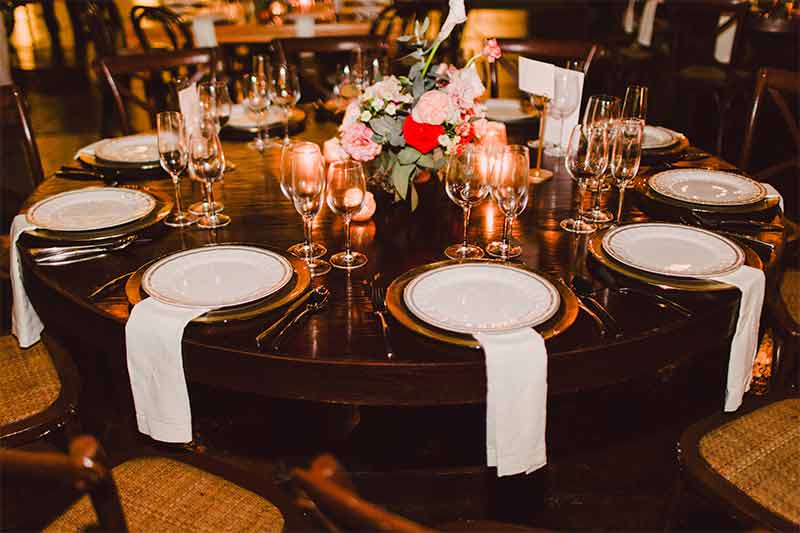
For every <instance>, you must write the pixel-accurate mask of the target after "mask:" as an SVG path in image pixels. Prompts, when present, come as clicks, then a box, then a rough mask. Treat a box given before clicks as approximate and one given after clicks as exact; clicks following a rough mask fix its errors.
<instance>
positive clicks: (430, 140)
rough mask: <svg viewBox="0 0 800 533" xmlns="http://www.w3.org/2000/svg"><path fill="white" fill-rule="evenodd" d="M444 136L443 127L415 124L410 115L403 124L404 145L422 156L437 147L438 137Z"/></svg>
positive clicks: (439, 125)
mask: <svg viewBox="0 0 800 533" xmlns="http://www.w3.org/2000/svg"><path fill="white" fill-rule="evenodd" d="M443 134H444V126H442V125H441V124H438V125H436V126H434V125H432V124H420V123H419V122H415V121H414V119H413V118H411V115H408V116H407V117H406V120H405V122H403V137H405V138H406V143H407V144H408V145H409V146H411V147H414V148H416V149H417V150H419V152H420V153H422V154H427V153H428V152H430V151H431V150H433V149H434V148H436V147H437V146H439V135H443Z"/></svg>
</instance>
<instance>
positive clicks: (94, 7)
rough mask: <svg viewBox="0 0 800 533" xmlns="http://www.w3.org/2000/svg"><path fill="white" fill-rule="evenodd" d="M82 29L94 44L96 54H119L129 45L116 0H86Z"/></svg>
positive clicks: (81, 15)
mask: <svg viewBox="0 0 800 533" xmlns="http://www.w3.org/2000/svg"><path fill="white" fill-rule="evenodd" d="M80 19H81V25H82V31H83V32H84V36H85V38H86V40H87V41H90V42H91V43H92V44H93V45H94V49H95V56H96V57H98V58H100V57H108V56H113V55H117V52H118V51H119V49H120V48H125V47H127V44H128V43H127V40H126V38H125V28H124V26H123V24H122V17H121V16H120V13H119V8H118V7H117V4H116V3H115V2H114V0H86V3H85V4H84V5H83V6H82V8H81V11H80Z"/></svg>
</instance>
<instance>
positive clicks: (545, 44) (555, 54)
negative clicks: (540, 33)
mask: <svg viewBox="0 0 800 533" xmlns="http://www.w3.org/2000/svg"><path fill="white" fill-rule="evenodd" d="M497 44H498V45H500V49H501V50H502V51H503V56H501V57H500V59H498V60H497V61H495V62H494V63H490V64H489V80H490V85H491V89H490V94H491V96H492V98H497V97H498V96H499V94H500V87H499V85H500V84H499V75H498V70H499V69H498V68H497V65H498V63H499V64H500V65H501V66H502V67H503V69H504V70H506V71H507V72H508V73H509V74H511V76H512V77H513V79H515V80H516V79H517V75H518V72H517V60H516V58H517V57H518V56H523V57H527V58H528V59H536V60H539V61H547V62H550V63H555V64H556V65H559V66H562V65H563V64H564V63H565V62H566V61H570V60H575V61H578V62H579V63H580V64H581V65H582V69H583V73H584V75H585V76H586V77H587V78H588V76H589V69H590V68H591V66H592V63H593V62H594V61H595V60H596V59H598V58H599V57H601V56H603V55H605V50H604V49H603V48H602V47H601V46H600V45H598V44H595V43H589V42H583V41H556V40H551V39H498V40H497ZM505 54H512V55H513V57H514V59H509V58H508V57H505ZM585 83H586V81H584V84H585Z"/></svg>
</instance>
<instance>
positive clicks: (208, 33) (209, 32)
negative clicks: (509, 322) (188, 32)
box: [192, 15, 217, 48]
mask: <svg viewBox="0 0 800 533" xmlns="http://www.w3.org/2000/svg"><path fill="white" fill-rule="evenodd" d="M214 18H215V17H213V16H211V15H197V16H196V17H194V18H193V19H192V33H193V34H194V45H195V46H196V47H198V48H216V47H217V30H216V29H215V28H214Z"/></svg>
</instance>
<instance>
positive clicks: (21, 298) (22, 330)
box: [9, 215, 44, 348]
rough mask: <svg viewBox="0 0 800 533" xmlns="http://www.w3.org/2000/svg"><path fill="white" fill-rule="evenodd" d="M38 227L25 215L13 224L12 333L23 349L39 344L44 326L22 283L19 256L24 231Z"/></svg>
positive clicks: (11, 260) (15, 219)
mask: <svg viewBox="0 0 800 533" xmlns="http://www.w3.org/2000/svg"><path fill="white" fill-rule="evenodd" d="M34 228H36V226H34V225H33V224H31V223H30V222H28V219H27V217H26V216H25V215H17V216H15V217H14V221H13V222H12V223H11V256H10V258H9V259H10V263H11V264H10V265H9V266H10V268H11V300H12V303H11V333H13V334H14V336H15V337H16V338H17V341H18V342H19V345H20V346H21V347H23V348H27V347H29V346H33V345H34V344H36V343H37V342H39V339H40V335H41V333H42V330H43V329H44V324H42V321H41V320H39V315H37V314H36V310H35V309H34V308H33V305H32V304H31V301H30V300H29V299H28V293H26V292H25V286H24V285H23V283H22V265H21V264H20V262H19V255H18V254H17V239H19V236H20V235H21V234H22V232H23V231H25V230H29V229H34Z"/></svg>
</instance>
